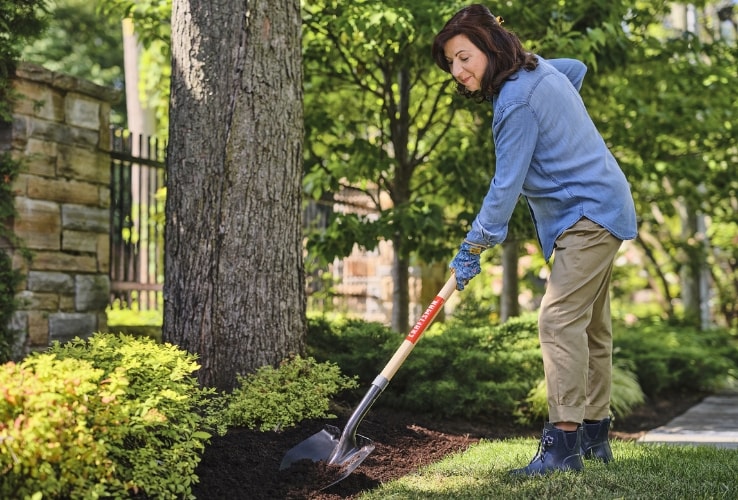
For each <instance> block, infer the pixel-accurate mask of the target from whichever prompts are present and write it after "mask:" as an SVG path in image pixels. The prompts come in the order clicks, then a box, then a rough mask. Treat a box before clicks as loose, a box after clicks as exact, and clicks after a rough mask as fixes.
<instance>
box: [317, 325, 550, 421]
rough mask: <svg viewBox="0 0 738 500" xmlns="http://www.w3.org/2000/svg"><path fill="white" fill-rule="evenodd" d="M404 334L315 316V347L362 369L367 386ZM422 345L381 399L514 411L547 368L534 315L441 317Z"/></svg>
mask: <svg viewBox="0 0 738 500" xmlns="http://www.w3.org/2000/svg"><path fill="white" fill-rule="evenodd" d="M403 339H404V336H403V335H400V334H398V333H396V332H393V331H392V330H391V329H389V328H387V327H384V326H382V325H379V324H377V323H366V322H361V321H357V320H338V321H333V322H328V321H326V320H322V319H315V318H313V319H311V320H310V322H309V330H308V349H309V350H310V352H311V353H312V354H313V355H314V356H315V357H316V359H321V360H331V361H334V362H335V363H337V364H338V366H339V367H340V368H341V371H342V372H344V373H348V374H354V375H357V376H358V378H359V380H360V383H361V386H363V387H361V388H363V389H364V390H366V388H367V387H366V386H368V385H369V384H371V382H372V380H374V378H375V377H376V376H377V375H378V374H379V372H380V371H381V370H382V368H383V367H384V366H385V364H386V363H387V362H388V361H389V360H390V358H391V356H392V354H393V353H394V352H395V351H396V350H397V348H398V347H399V346H400V344H401V342H402V341H403ZM415 351H417V352H414V353H412V354H411V355H410V356H409V357H408V359H407V360H406V361H405V363H404V364H403V366H402V367H401V368H400V370H399V371H398V372H397V374H396V375H395V377H394V379H393V380H392V381H391V383H390V385H389V387H388V388H387V390H386V391H385V392H384V394H383V395H382V397H381V398H379V399H378V400H377V402H376V403H375V405H376V406H385V407H391V408H395V409H403V410H408V411H413V412H419V413H426V414H431V415H437V416H443V417H454V416H465V417H475V416H484V415H487V414H497V415H511V414H512V412H513V411H514V410H515V408H517V407H518V405H520V404H521V403H522V401H523V400H524V398H525V397H526V395H527V393H528V391H529V390H530V389H531V388H532V387H533V386H534V385H535V384H536V383H537V381H538V380H539V378H540V377H541V375H542V373H543V368H542V364H541V358H540V351H539V349H538V340H537V327H536V324H535V321H534V320H530V319H522V320H511V321H509V322H507V323H505V324H504V325H501V326H497V327H489V326H488V327H477V328H467V327H465V326H464V325H463V324H462V323H460V322H449V323H447V324H435V325H432V326H431V327H430V328H429V330H428V331H427V332H426V333H425V334H424V336H423V337H422V338H421V339H420V340H419V341H418V345H417V346H416V347H415ZM357 392H358V391H357ZM362 394H363V393H362ZM355 396H356V397H360V395H359V394H355Z"/></svg>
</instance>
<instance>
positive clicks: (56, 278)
mask: <svg viewBox="0 0 738 500" xmlns="http://www.w3.org/2000/svg"><path fill="white" fill-rule="evenodd" d="M26 281H27V283H28V285H27V286H28V289H29V290H30V291H32V292H55V293H60V294H67V295H72V294H74V277H73V276H72V275H70V274H66V273H58V272H42V271H29V272H28V275H27V277H26Z"/></svg>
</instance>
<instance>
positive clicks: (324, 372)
mask: <svg viewBox="0 0 738 500" xmlns="http://www.w3.org/2000/svg"><path fill="white" fill-rule="evenodd" d="M356 386H357V383H356V380H354V379H351V378H349V377H345V376H343V375H341V371H340V369H339V368H338V366H337V365H335V364H332V363H321V364H319V363H317V362H316V361H315V359H313V358H302V357H300V356H295V357H293V358H290V359H288V360H285V361H283V362H282V363H281V365H280V366H279V368H273V367H271V366H263V367H261V368H260V369H258V370H257V371H256V372H255V373H253V374H250V375H248V376H246V377H239V379H238V385H237V387H236V388H235V389H234V390H233V391H232V392H231V393H230V394H226V395H224V396H223V399H222V400H221V401H220V402H219V403H218V404H219V405H222V410H221V412H220V416H219V418H220V420H221V423H222V424H224V425H226V426H229V427H232V426H243V427H248V428H250V429H259V430H262V431H280V430H283V429H286V428H289V427H293V426H295V425H296V424H297V423H298V422H300V421H301V420H304V419H308V418H335V415H333V414H331V413H330V412H329V406H330V401H331V397H332V396H333V395H335V394H336V393H338V392H340V391H342V390H345V389H351V388H354V387H356Z"/></svg>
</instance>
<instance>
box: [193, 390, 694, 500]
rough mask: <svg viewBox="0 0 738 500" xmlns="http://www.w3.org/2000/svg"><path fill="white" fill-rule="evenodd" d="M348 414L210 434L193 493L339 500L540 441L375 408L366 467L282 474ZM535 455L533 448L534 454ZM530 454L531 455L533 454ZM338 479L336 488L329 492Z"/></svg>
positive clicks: (206, 497) (535, 431) (663, 413)
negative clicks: (473, 448) (505, 442)
mask: <svg viewBox="0 0 738 500" xmlns="http://www.w3.org/2000/svg"><path fill="white" fill-rule="evenodd" d="M704 397H705V394H699V393H691V394H670V395H664V396H662V397H660V398H658V399H654V400H653V401H650V402H649V403H648V404H646V405H643V406H641V407H639V408H637V409H636V410H635V411H634V412H633V413H632V414H631V415H629V416H628V417H626V418H621V419H616V420H615V421H614V423H613V428H612V430H611V438H612V439H623V440H635V439H638V438H639V437H640V436H642V435H643V434H644V433H645V432H646V431H648V430H650V429H653V428H655V427H658V426H660V425H663V424H665V423H666V422H668V421H669V420H671V419H672V418H674V417H676V416H678V415H680V414H682V413H684V412H685V411H686V410H687V409H689V408H690V407H691V406H693V405H694V404H696V403H697V402H698V401H700V400H701V399H702V398H704ZM352 411H353V409H351V408H344V409H343V410H339V412H338V414H339V418H338V419H334V420H331V421H305V422H302V423H301V424H300V425H299V426H298V427H296V428H292V429H288V430H285V431H283V432H279V433H277V432H260V431H252V430H248V429H241V428H235V429H230V430H229V431H228V433H227V434H226V435H225V436H215V437H213V438H212V440H211V442H210V444H209V445H208V446H207V447H206V450H205V453H204V455H203V459H202V461H201V463H200V465H199V466H198V468H197V471H196V472H197V475H198V476H199V478H200V482H199V483H198V484H197V485H195V487H194V488H193V493H194V494H195V496H196V497H197V498H198V499H201V500H211V499H221V498H222V499H229V500H232V499H249V500H261V499H269V500H281V499H286V500H287V499H289V500H293V499H294V500H297V499H309V500H338V499H353V498H356V497H358V495H359V494H360V493H362V492H364V491H367V490H371V489H373V488H376V487H378V486H379V485H380V484H381V483H385V482H388V481H391V480H393V479H397V478H399V477H401V476H404V475H407V474H409V473H411V472H413V471H415V470H417V469H418V468H420V467H422V466H424V465H427V464H430V463H432V462H437V461H439V460H440V459H442V458H443V457H444V456H446V455H449V454H451V453H455V452H459V451H463V450H465V449H467V448H468V447H469V446H470V445H472V444H474V443H477V442H478V441H479V440H480V439H482V438H484V439H486V440H493V439H505V438H511V437H536V438H537V437H539V436H540V426H535V427H532V426H527V427H526V426H520V425H516V424H515V423H514V422H511V421H508V420H503V419H500V418H497V419H491V420H489V421H483V422H482V421H465V420H436V419H425V418H423V416H418V415H410V414H407V413H402V412H395V411H391V410H387V409H384V408H377V409H372V410H370V411H369V413H368V414H367V415H366V416H365V417H364V419H363V420H362V422H361V423H360V425H359V429H358V432H359V434H360V435H364V436H367V437H369V438H370V439H371V440H372V441H373V442H374V444H375V446H376V447H375V449H374V451H372V452H371V453H370V454H369V455H368V456H367V457H366V458H365V460H364V461H363V462H361V463H360V464H359V466H358V467H357V468H356V469H355V470H354V471H353V472H351V473H350V474H348V476H346V477H345V478H342V479H340V478H341V476H342V471H341V470H340V469H339V468H338V466H334V465H327V464H325V463H323V462H317V463H313V462H312V461H300V462H296V463H294V464H293V465H292V466H291V467H289V468H287V469H285V470H283V471H280V470H279V466H280V462H281V461H282V458H283V457H284V455H285V453H286V452H287V451H288V450H289V449H290V448H292V447H293V446H295V445H297V444H299V443H301V442H302V441H303V440H304V439H307V438H309V437H310V436H312V435H313V434H315V433H317V432H320V431H321V430H322V429H323V428H324V426H325V424H330V425H335V426H336V427H338V428H339V429H344V426H345V424H346V421H347V419H348V417H349V416H350V414H351V412H352ZM534 451H535V450H531V453H533V452H534ZM531 456H532V455H531ZM337 479H340V481H339V482H337V483H336V484H334V485H332V486H330V487H327V488H326V485H330V484H331V483H333V482H334V481H336V480H337Z"/></svg>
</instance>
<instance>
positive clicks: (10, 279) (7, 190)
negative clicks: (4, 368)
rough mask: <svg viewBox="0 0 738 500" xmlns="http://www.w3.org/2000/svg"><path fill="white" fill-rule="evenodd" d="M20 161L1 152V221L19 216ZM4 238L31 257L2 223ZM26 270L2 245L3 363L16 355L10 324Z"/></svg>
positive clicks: (0, 316) (0, 323)
mask: <svg viewBox="0 0 738 500" xmlns="http://www.w3.org/2000/svg"><path fill="white" fill-rule="evenodd" d="M20 168H21V167H20V163H19V162H17V161H15V160H13V158H12V157H11V155H10V154H9V153H1V154H0V221H9V220H12V217H13V216H14V215H15V213H16V212H15V196H14V195H13V190H12V185H13V182H14V181H15V179H16V177H17V176H18V172H19V171H20ZM0 241H6V242H10V243H11V246H12V247H14V248H15V249H17V251H18V253H19V255H22V256H24V257H26V258H30V254H28V252H27V251H26V250H25V248H24V247H23V243H22V242H21V241H20V240H19V239H18V238H17V237H16V236H15V234H14V233H13V231H12V228H10V227H8V226H6V225H5V224H4V223H0ZM23 278H24V276H23V273H22V272H21V271H20V269H17V268H14V266H13V258H12V257H11V255H10V254H9V253H8V252H6V251H5V249H4V248H0V362H1V363H4V362H6V361H8V360H10V359H11V357H12V346H13V344H14V341H15V337H16V334H17V333H16V332H15V331H13V330H12V329H11V327H10V323H11V319H12V317H13V314H14V313H15V311H16V308H17V305H18V304H17V301H16V299H15V292H16V287H17V286H18V285H19V284H20V283H21V282H22V281H23Z"/></svg>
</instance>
